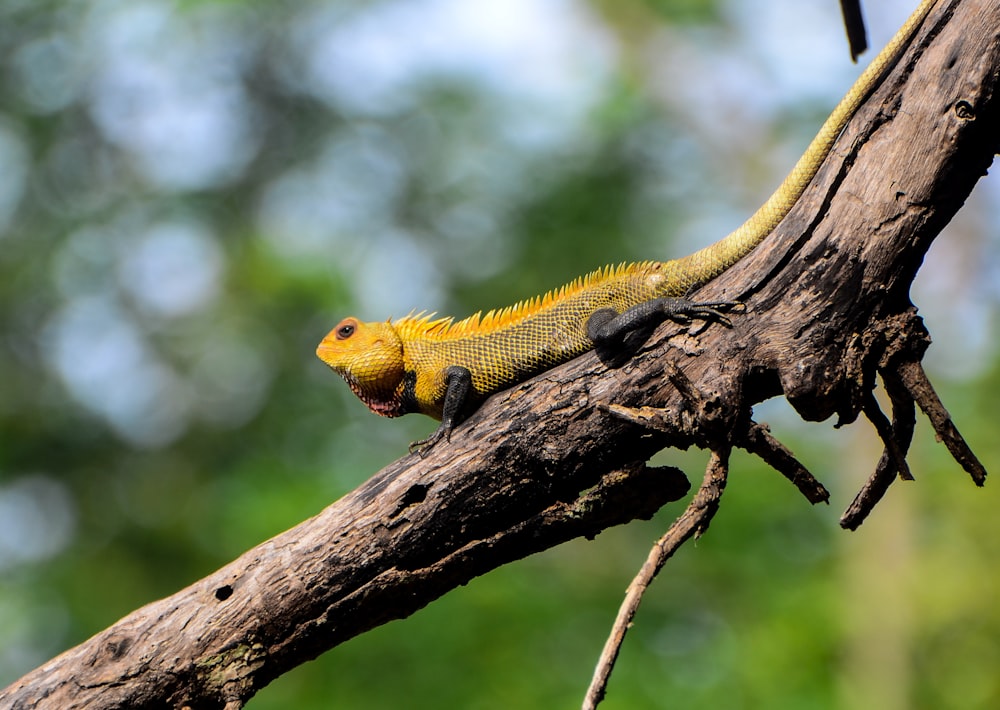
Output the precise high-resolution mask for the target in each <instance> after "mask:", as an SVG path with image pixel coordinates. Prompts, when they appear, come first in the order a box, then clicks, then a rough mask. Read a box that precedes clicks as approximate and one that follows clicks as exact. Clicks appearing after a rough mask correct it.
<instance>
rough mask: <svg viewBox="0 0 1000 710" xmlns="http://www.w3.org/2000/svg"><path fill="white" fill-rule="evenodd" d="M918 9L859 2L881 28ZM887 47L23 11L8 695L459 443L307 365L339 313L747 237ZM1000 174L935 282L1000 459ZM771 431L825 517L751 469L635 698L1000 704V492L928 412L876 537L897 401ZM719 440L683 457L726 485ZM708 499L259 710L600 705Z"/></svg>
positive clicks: (457, 606)
mask: <svg viewBox="0 0 1000 710" xmlns="http://www.w3.org/2000/svg"><path fill="white" fill-rule="evenodd" d="M914 4H915V3H914V2H910V1H902V0H898V1H897V0H892V1H890V0H882V1H876V0H871V1H870V2H868V3H867V5H868V7H867V8H866V11H867V17H868V21H869V28H870V35H871V40H872V44H873V45H874V46H875V47H880V46H881V45H882V44H883V43H884V42H885V40H886V39H887V38H888V37H889V36H890V35H891V33H892V32H893V30H894V29H895V28H896V27H897V26H898V25H899V24H901V23H902V21H903V19H904V18H905V16H906V15H907V14H908V13H909V12H910V10H911V9H912V6H913V5H914ZM870 56H871V53H869V54H868V55H867V56H866V57H865V58H866V59H867V58H870ZM857 73H858V68H857V67H855V66H854V65H852V64H851V63H850V62H849V60H848V51H847V47H846V41H845V39H844V34H843V29H842V26H841V23H840V17H839V8H838V4H837V2H836V0H815V1H813V2H808V3H803V2H800V1H799V0H759V1H758V2H744V1H740V0H484V1H483V2H476V3H472V2H465V1H463V0H385V1H370V2H362V1H359V0H323V1H322V2H320V1H317V0H301V1H300V2H296V3H278V2H264V1H262V0H261V1H251V0H228V1H224V0H185V1H177V2H170V0H93V1H91V0H58V1H55V0H0V373H2V374H0V686H3V685H6V684H7V683H9V682H11V681H13V680H15V679H16V678H17V677H19V676H20V675H21V674H23V673H24V672H26V671H28V670H30V669H32V668H33V667H35V666H36V665H38V664H40V663H42V662H44V661H45V660H47V659H48V658H50V657H51V656H53V655H55V654H57V653H58V652H60V651H62V650H64V649H66V648H68V647H70V646H72V645H74V644H76V643H79V642H80V641H82V640H84V639H86V638H87V637H89V636H90V635H92V634H94V633H95V632H97V631H99V630H101V629H102V628H104V627H106V626H107V625H109V624H111V623H112V622H114V621H115V620H117V619H118V618H120V617H121V616H123V615H124V614H126V613H128V612H129V611H131V610H133V609H134V608H136V607H138V606H140V605H142V604H145V603H147V602H149V601H151V600H154V599H157V598H160V597H162V596H165V595H169V594H171V593H173V592H175V591H177V590H178V589H180V588H181V587H183V586H185V585H187V584H189V583H190V582H192V581H194V580H196V579H198V578H199V577H201V576H203V575H204V574H206V573H208V572H210V571H212V570H214V569H215V568H217V567H218V566H220V565H222V564H224V563H226V562H228V561H229V560H231V559H232V558H234V557H235V556H237V555H238V554H239V553H241V552H242V551H244V550H246V549H247V548H249V547H251V546H253V545H255V544H257V543H259V542H261V541H262V540H265V539H267V538H268V537H270V536H272V535H274V534H276V533H279V532H281V531H283V530H285V529H287V528H288V527H290V526H292V525H293V524H295V523H297V522H299V521H301V520H303V519H304V518H306V517H308V516H310V515H313V514H314V513H316V512H317V511H319V510H321V509H322V508H323V507H324V506H326V505H328V504H329V503H330V502H332V501H334V500H336V499H337V498H338V497H340V496H341V495H343V494H344V493H345V492H347V491H349V490H351V489H352V488H353V487H355V486H357V485H358V484H360V483H361V482H362V481H364V480H365V479H366V478H367V477H368V476H369V475H371V474H372V473H373V472H374V471H376V470H378V469H379V468H380V467H381V466H382V465H384V464H386V463H387V462H389V461H391V460H393V459H395V458H396V457H398V456H400V455H402V454H403V453H405V451H406V445H407V443H408V442H409V441H411V440H413V439H416V438H420V437H421V436H423V435H426V433H428V432H429V431H430V430H431V429H432V428H433V426H434V423H433V422H431V421H430V420H428V419H425V418H420V417H407V418H404V419H400V420H393V421H389V420H382V419H378V418H376V417H375V416H374V415H371V414H369V413H368V412H367V410H365V409H364V407H363V406H362V405H361V404H360V403H359V402H358V401H357V400H355V399H354V397H353V396H352V395H351V394H350V393H349V392H348V390H347V388H346V387H345V386H344V385H343V383H342V382H340V381H339V380H338V379H337V378H336V377H335V376H334V375H333V374H332V373H330V372H329V371H328V370H326V369H325V367H324V366H323V365H322V364H321V363H320V362H319V361H318V360H316V359H315V357H314V355H313V351H314V348H315V345H316V343H317V342H318V341H319V339H320V338H321V337H322V336H323V335H324V334H325V333H326V332H327V331H328V330H329V329H330V328H331V327H332V326H333V325H334V324H335V323H336V321H337V320H339V318H340V317H342V316H343V315H346V314H349V313H350V314H355V315H358V316H361V317H363V318H366V319H381V318H385V317H387V316H390V315H395V316H399V315H403V314H405V313H407V312H409V311H410V310H412V309H418V310H419V309H429V310H437V311H439V312H441V313H449V314H455V315H466V314H468V313H471V312H473V311H475V310H479V309H482V308H489V307H493V306H499V305H505V304H508V303H512V302H514V301H516V300H519V299H521V298H523V297H526V296H530V295H533V294H536V293H539V292H542V291H544V290H546V289H548V288H551V287H553V286H557V285H559V284H561V283H563V282H565V281H567V280H569V279H571V278H573V277H575V276H577V275H579V274H581V273H583V272H586V271H588V270H590V269H593V268H595V267H598V266H600V265H603V264H606V263H611V262H619V261H623V260H630V259H646V258H659V257H669V256H679V255H682V254H684V253H687V252H689V251H691V250H693V249H695V248H698V247H700V246H703V245H705V244H707V243H709V242H711V241H714V240H715V239H717V238H718V237H719V236H721V235H723V234H724V233H726V232H727V231H728V230H729V229H731V228H733V227H734V226H736V225H737V224H739V223H740V222H741V221H742V220H743V218H744V217H745V216H746V215H748V214H749V213H750V212H751V211H752V210H753V209H754V208H755V207H756V206H757V205H758V204H759V203H760V202H761V201H762V200H763V199H764V198H765V197H766V196H767V195H768V194H769V193H770V191H771V190H772V189H773V187H774V186H775V185H776V184H777V182H778V181H779V179H780V178H781V177H782V176H783V175H784V172H785V171H786V170H787V169H788V168H789V167H790V166H791V164H792V163H793V162H794V160H795V158H796V157H797V156H798V155H799V154H800V152H801V151H802V150H803V148H804V147H805V145H806V143H807V142H808V140H809V138H810V137H811V135H812V133H813V132H814V131H815V129H816V128H817V127H818V125H819V123H820V122H821V121H822V119H823V118H825V116H826V114H827V112H828V111H829V110H830V108H831V107H832V106H833V104H834V103H835V101H836V100H837V99H838V98H839V96H840V95H841V94H842V93H843V92H844V91H845V90H846V88H847V87H848V86H849V85H850V83H851V82H852V81H853V79H854V77H855V76H856V75H857ZM998 192H1000V183H997V181H996V180H995V179H993V178H987V179H985V180H983V181H982V182H981V184H980V185H979V186H978V187H977V190H976V193H975V195H974V196H973V198H972V199H971V200H970V201H969V204H968V205H967V207H966V208H965V209H964V210H963V211H962V212H961V214H960V215H959V216H958V218H957V219H956V220H955V221H954V223H953V224H952V225H951V226H950V227H949V228H948V229H947V230H946V232H945V233H944V234H943V235H942V236H941V238H940V239H939V240H938V242H937V243H936V245H935V246H934V248H933V250H932V251H931V253H930V255H929V256H928V258H927V260H926V263H925V265H924V267H923V269H922V271H921V273H920V275H919V277H918V279H917V283H916V284H915V287H914V295H913V297H914V301H915V302H916V303H917V305H918V306H920V308H921V312H922V314H923V315H924V316H925V318H926V319H927V322H928V325H929V327H930V330H931V332H932V334H933V335H934V337H935V344H934V345H933V347H932V349H931V351H930V353H929V356H928V360H927V367H928V369H929V372H930V374H931V377H932V378H933V380H934V382H935V383H936V385H937V386H938V388H939V391H940V393H941V394H942V397H943V399H944V401H945V403H946V405H947V406H949V407H950V408H951V411H952V413H953V415H954V417H955V419H956V421H957V422H958V424H959V426H960V428H961V429H962V431H963V432H964V434H965V435H966V437H967V438H968V440H969V441H970V442H971V444H972V445H973V447H974V448H975V450H976V451H977V452H978V454H979V455H980V456H981V457H982V459H983V460H984V463H985V464H986V465H987V468H990V469H992V470H993V471H994V472H996V471H997V470H998V469H1000V440H998V437H997V435H996V431H995V430H996V423H995V422H996V415H997V413H998V411H1000V405H998V404H997V394H998V391H1000V370H998V352H997V347H996V343H997V335H996V325H997V322H998V320H997V305H998V296H1000V291H998V288H997V283H1000V279H998V278H997V276H998V255H1000V243H998V241H1000V240H998V238H997V235H998V219H1000V211H998V209H997V205H998V204H1000V203H998V197H1000V194H998ZM758 417H759V418H760V419H764V420H767V421H769V422H770V423H771V424H772V426H773V428H774V430H775V432H776V434H777V435H778V436H779V437H780V438H782V439H783V440H784V441H785V442H786V443H788V444H789V445H790V446H792V448H793V449H794V450H795V451H796V452H797V453H798V455H799V456H800V458H801V459H802V460H803V461H805V462H806V463H807V465H809V466H810V467H811V468H812V470H813V471H814V472H815V473H816V474H817V475H818V476H820V477H821V478H822V479H823V480H824V481H825V483H826V484H827V485H828V486H829V487H830V488H831V490H832V491H833V499H834V502H833V505H832V506H829V507H827V506H820V507H816V508H811V507H809V506H808V505H807V504H806V503H805V502H804V500H803V499H801V498H800V497H799V495H798V493H797V492H796V491H795V490H794V489H793V488H792V487H791V486H789V485H788V484H787V483H786V482H785V481H784V480H783V479H781V478H780V477H779V476H778V475H776V474H775V473H773V472H771V471H769V470H767V469H766V468H764V467H762V466H761V465H759V464H758V463H757V462H756V461H754V460H752V459H751V458H750V457H748V456H746V455H740V454H737V455H735V458H734V464H733V468H734V473H733V477H732V481H731V484H730V487H729V490H727V494H726V499H725V501H724V504H723V508H722V510H721V512H720V514H719V516H718V517H717V518H716V521H715V522H714V523H713V525H712V528H711V530H710V532H709V533H708V535H707V536H705V537H704V538H703V539H702V540H700V541H699V542H697V543H696V544H692V545H690V546H689V547H688V548H687V549H685V550H683V551H682V553H681V554H680V555H678V557H677V558H676V559H675V560H673V561H672V562H671V563H670V564H669V565H668V567H667V568H666V570H665V571H664V573H663V574H662V575H661V578H660V579H659V580H658V582H657V584H656V585H655V587H654V588H653V589H652V591H651V592H650V593H649V595H648V597H647V600H646V602H645V603H644V606H643V607H642V609H641V611H640V614H639V617H638V619H637V625H636V627H635V629H634V630H633V632H632V634H631V635H630V637H629V639H628V642H627V644H626V646H625V649H624V652H623V654H622V657H621V659H620V661H619V665H618V668H617V670H616V674H615V676H614V678H613V679H612V684H611V688H610V696H609V698H608V700H607V702H606V705H605V707H607V708H609V710H611V709H614V708H659V707H678V706H684V707H687V708H718V707H725V708H753V707H769V708H809V709H816V708H852V709H853V708H861V707H879V708H882V709H883V710H893V709H895V708H899V709H902V708H962V709H963V710H968V709H970V708H988V707H990V708H993V707H998V706H1000V673H998V672H997V669H998V668H1000V605H997V603H996V600H997V599H998V598H1000V569H998V565H997V560H998V559H1000V519H998V516H997V512H996V511H997V507H998V506H997V504H998V500H1000V498H998V493H997V487H996V485H993V484H994V483H995V482H991V484H989V485H988V486H987V487H986V488H985V489H984V490H977V489H976V488H975V487H974V486H973V485H972V484H971V483H970V482H969V480H968V479H967V477H965V476H964V474H963V473H961V472H960V470H959V469H958V467H957V466H956V465H955V464H954V463H953V462H952V461H951V460H950V459H949V457H948V456H947V454H946V453H945V451H944V449H943V448H942V447H941V446H939V445H937V444H935V442H934V436H933V432H932V431H931V430H930V428H929V426H927V425H926V423H925V422H924V421H921V422H919V424H918V429H917V434H916V439H915V442H914V446H913V452H912V455H911V464H912V467H913V470H914V472H915V474H916V476H917V478H918V480H917V481H916V482H914V483H907V484H898V485H897V486H895V487H894V488H893V490H892V491H891V492H890V494H889V495H888V497H887V499H886V501H884V503H883V504H882V505H880V506H879V508H878V509H877V510H876V512H875V515H874V517H873V518H872V519H871V520H870V521H869V522H868V523H866V524H865V525H864V526H863V528H862V529H861V530H860V531H858V532H856V533H846V532H843V531H841V530H840V529H839V528H838V527H837V518H838V516H839V512H840V510H842V509H843V508H844V506H846V505H847V503H848V502H849V501H850V499H851V497H852V496H853V493H854V491H855V490H856V489H857V487H858V486H859V485H860V483H861V482H862V481H863V480H864V478H865V477H866V476H867V475H868V474H869V472H870V471H871V470H872V467H873V466H874V464H875V461H876V460H877V458H878V455H879V452H880V448H879V446H878V444H877V443H876V442H875V440H874V437H873V435H872V433H871V432H870V430H869V428H868V427H867V426H866V425H865V424H856V425H853V426H850V427H846V428H844V429H842V430H839V431H834V430H833V428H832V425H831V423H830V422H825V423H820V424H804V423H802V422H801V421H799V420H798V419H797V417H796V416H795V415H794V413H792V412H791V411H790V410H789V409H788V407H787V405H786V404H784V403H783V402H781V401H776V402H770V403H766V404H765V405H763V406H762V407H761V408H760V411H759V412H758ZM705 459H706V456H705V455H704V454H703V453H701V452H687V453H679V452H667V453H665V454H663V461H664V462H668V463H673V464H675V465H680V466H682V467H683V468H685V470H687V471H688V472H689V474H690V475H691V476H693V477H695V478H697V477H698V476H700V473H701V470H702V468H703V466H704V462H705ZM681 505H682V504H680V503H679V504H676V505H674V506H671V508H670V509H669V510H665V511H662V512H661V514H660V515H658V516H657V517H656V518H655V519H654V520H652V521H649V522H645V523H637V524H633V525H629V526H626V527H623V528H618V529H615V530H612V531H609V532H606V533H604V534H602V535H601V536H600V537H599V538H598V539H597V540H596V541H593V542H585V541H580V542H574V543H571V544H567V545H564V546H562V547H561V548H559V549H556V550H552V551H550V552H547V553H545V554H541V555H537V556H535V557H533V558H531V559H528V560H524V561H522V562H519V563H517V564H512V565H509V566H507V567H505V568H504V569H501V570H497V571H495V572H492V573H490V574H488V575H486V576H485V577H483V578H480V579H478V580H475V581H474V582H472V583H470V584H469V585H468V586H466V587H463V588H461V589H458V590H456V591H454V592H453V593H451V594H449V595H448V596H447V597H446V598H444V599H442V600H440V601H438V602H436V603H434V604H432V605H431V606H429V607H428V608H426V609H424V610H423V611H421V612H419V613H418V614H416V615H415V616H413V617H411V618H409V619H406V620H403V621H399V622H393V623H391V624H389V625H387V626H385V627H382V628H379V629H375V630H374V631H372V632H370V633H369V634H366V635H365V636H364V637H362V638H358V639H355V640H352V641H350V642H349V643H346V644H344V645H343V646H341V647H339V648H337V649H335V650H333V651H331V652H329V653H327V654H325V655H324V656H323V657H321V658H320V659H319V660H317V661H315V662H312V663H309V664H306V665H305V666H303V667H301V668H299V669H297V670H295V671H294V672H292V673H289V674H288V675H286V676H284V677H282V678H280V679H278V680H277V681H276V682H275V683H273V684H272V685H271V686H269V687H268V688H266V689H265V690H263V691H262V692H261V693H260V694H259V695H258V696H257V697H256V698H255V699H254V700H252V701H251V703H250V707H251V708H253V709H254V710H270V709H272V708H302V709H310V708H424V707H426V708H442V707H456V708H458V707H461V708H480V709H483V710H486V709H491V708H512V707H516V708H552V707H572V706H575V705H577V704H578V703H579V701H580V699H581V697H582V693H583V691H584V688H585V687H586V684H587V682H588V680H589V677H590V673H591V670H592V668H593V664H594V661H595V660H596V658H597V655H598V653H599V650H600V648H601V645H602V643H603V641H604V637H605V634H606V632H607V630H608V627H609V625H610V623H611V620H612V618H613V616H614V613H615V610H616V608H617V605H618V603H619V601H620V599H621V596H622V593H623V591H624V588H625V586H626V585H627V583H628V581H629V579H630V578H631V576H632V574H633V573H634V572H635V570H636V569H637V567H638V565H639V564H640V562H641V560H642V559H643V558H644V557H645V555H646V552H647V550H648V547H649V545H650V543H651V542H652V540H654V539H655V538H656V537H657V536H659V535H660V534H661V533H662V531H663V530H664V529H665V528H666V526H667V525H668V524H669V522H670V520H671V519H672V517H673V516H674V515H676V513H677V512H678V511H679V510H680V509H681Z"/></svg>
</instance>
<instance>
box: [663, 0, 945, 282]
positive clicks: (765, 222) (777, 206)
mask: <svg viewBox="0 0 1000 710" xmlns="http://www.w3.org/2000/svg"><path fill="white" fill-rule="evenodd" d="M934 2H935V0H921V2H920V5H919V6H918V7H917V9H916V10H914V11H913V14H912V15H910V17H909V18H908V19H907V20H906V23H905V24H904V25H903V26H902V27H900V28H899V30H898V31H897V32H896V34H895V35H894V36H893V38H892V39H891V40H890V41H889V44H887V45H886V46H885V48H884V49H883V50H882V51H881V52H879V53H878V55H877V56H876V57H875V58H874V59H873V60H872V62H871V64H869V65H868V68H867V69H865V71H864V72H863V73H862V74H861V76H860V77H858V80H857V81H855V82H854V85H853V86H852V87H851V88H850V90H849V91H848V92H847V95H845V96H844V98H842V99H841V100H840V103H838V104H837V106H836V108H834V109H833V112H832V113H831V114H830V116H829V117H828V118H827V119H826V121H825V122H824V123H823V126H822V127H821V128H820V129H819V133H817V134H816V137H815V138H813V139H812V142H811V143H810V144H809V147H808V148H806V151H805V153H803V154H802V157H801V158H799V160H798V162H797V163H796V164H795V167H793V168H792V170H791V172H790V173H788V176H787V177H786V178H785V179H784V181H783V182H782V183H781V185H779V186H778V189H777V190H775V191H774V193H773V194H772V195H771V196H770V197H769V198H767V201H766V202H765V203H764V204H763V205H761V207H760V208H759V209H758V210H757V211H756V212H754V213H753V215H751V217H750V218H749V219H748V220H747V221H746V222H744V223H743V224H742V225H740V226H739V227H738V228H737V229H736V230H734V231H733V232H731V233H730V234H728V235H727V236H725V237H723V238H722V239H720V240H719V241H717V242H715V243H714V244H711V245H709V246H707V247H705V248H703V249H700V250H699V251H696V252H694V253H693V254H691V255H690V256H686V257H684V258H682V259H678V260H677V261H676V264H677V266H678V267H680V268H678V269H677V272H678V273H680V274H689V275H690V276H691V278H690V283H689V284H687V288H692V287H694V286H698V285H700V284H703V283H706V282H708V281H710V280H711V279H713V278H715V277H716V276H718V275H719V274H721V273H722V272H723V271H725V270H726V269H728V268H729V267H730V266H732V265H733V264H735V263H736V262H737V261H739V260H740V259H742V258H743V257H744V256H746V255H747V254H748V253H749V252H750V251H751V250H752V249H753V248H754V247H756V246H757V245H758V244H760V243H761V242H762V241H763V240H764V238H765V237H766V236H767V235H768V234H770V233H771V232H772V231H774V229H775V227H777V226H778V223H780V222H781V220H783V219H784V218H785V216H786V215H787V214H788V213H789V212H790V211H791V209H792V207H793V206H794V205H795V203H796V202H797V201H798V199H799V198H800V197H801V196H802V193H804V192H805V190H806V187H808V185H809V183H810V182H811V181H812V179H813V178H814V177H815V176H816V173H817V172H818V171H819V167H820V165H821V164H822V163H823V161H824V160H825V159H826V156H827V155H829V153H830V150H831V148H833V144H834V141H836V140H837V137H838V136H839V135H840V132H841V131H842V130H843V129H844V126H845V125H847V122H848V121H849V120H850V118H851V116H853V115H854V112H855V111H857V109H858V107H859V106H861V104H862V103H863V102H864V101H865V100H866V99H867V98H868V97H869V96H870V95H871V93H872V91H873V90H874V89H875V87H876V86H877V85H878V82H879V80H880V79H881V78H882V76H883V75H884V74H885V72H886V71H887V70H888V69H889V68H891V67H892V66H893V65H894V64H895V63H896V61H897V60H898V59H899V57H900V56H901V55H902V53H903V50H904V49H905V48H906V46H907V44H908V43H909V40H910V37H911V36H912V35H913V33H914V32H915V31H916V29H917V27H918V26H919V25H920V24H921V23H922V22H923V20H924V18H926V17H927V14H928V13H929V12H930V9H931V7H932V6H933V5H934ZM685 290H687V289H685Z"/></svg>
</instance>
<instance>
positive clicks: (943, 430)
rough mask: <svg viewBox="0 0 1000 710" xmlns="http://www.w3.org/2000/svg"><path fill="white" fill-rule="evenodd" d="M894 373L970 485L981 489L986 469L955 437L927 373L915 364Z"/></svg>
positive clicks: (960, 438) (898, 369)
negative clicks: (918, 406)
mask: <svg viewBox="0 0 1000 710" xmlns="http://www.w3.org/2000/svg"><path fill="white" fill-rule="evenodd" d="M896 369H897V372H898V373H899V378H900V381H901V382H902V384H903V386H904V387H906V390H907V392H909V393H910V396H911V397H913V399H914V400H915V401H916V403H917V404H918V405H920V409H921V410H923V412H924V414H926V415H927V418H928V419H929V420H930V422H931V426H933V427H934V431H935V433H936V434H937V437H938V440H939V441H941V442H943V443H944V445H945V446H946V447H948V451H950V452H951V455H952V456H953V457H954V459H955V460H956V461H957V462H958V463H959V465H960V466H961V467H962V468H963V469H965V470H966V472H967V473H968V474H969V475H970V476H971V477H972V480H973V482H975V484H976V485H977V486H981V485H983V484H984V483H985V482H986V469H985V468H984V467H983V465H982V464H981V463H980V462H979V459H978V458H976V455H975V454H974V453H972V449H970V448H969V445H968V444H967V443H966V442H965V439H964V438H962V435H961V434H959V433H958V429H956V428H955V424H954V422H952V421H951V415H950V414H948V410H947V409H945V408H944V405H943V404H941V400H940V399H938V396H937V392H935V391H934V387H933V386H932V385H931V383H930V380H928V379H927V373H925V372H924V368H923V366H922V365H921V364H920V363H919V362H915V361H914V362H903V363H900V364H899V365H898V366H897V368H896Z"/></svg>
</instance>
